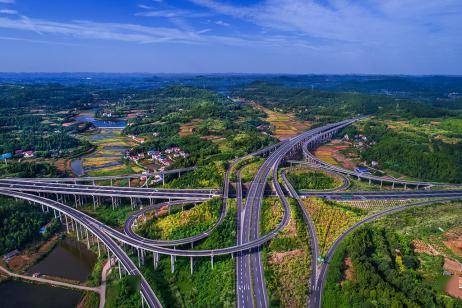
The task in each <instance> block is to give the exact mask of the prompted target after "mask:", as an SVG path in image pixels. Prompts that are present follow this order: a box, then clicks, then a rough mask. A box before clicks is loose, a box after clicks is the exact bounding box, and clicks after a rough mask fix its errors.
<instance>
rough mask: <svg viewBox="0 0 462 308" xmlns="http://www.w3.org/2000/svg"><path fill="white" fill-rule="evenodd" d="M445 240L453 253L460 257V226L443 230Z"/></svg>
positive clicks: (461, 252)
mask: <svg viewBox="0 0 462 308" xmlns="http://www.w3.org/2000/svg"><path fill="white" fill-rule="evenodd" d="M444 236H445V237H446V239H447V240H445V241H443V243H444V245H445V246H446V247H448V248H449V249H450V250H451V251H452V252H453V253H455V254H456V255H458V256H461V257H462V227H457V228H453V229H450V230H448V231H446V232H445V234H444Z"/></svg>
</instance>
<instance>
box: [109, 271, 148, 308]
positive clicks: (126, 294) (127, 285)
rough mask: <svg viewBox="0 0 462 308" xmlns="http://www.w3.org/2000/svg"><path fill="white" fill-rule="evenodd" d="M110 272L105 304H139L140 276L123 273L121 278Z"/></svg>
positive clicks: (112, 305)
mask: <svg viewBox="0 0 462 308" xmlns="http://www.w3.org/2000/svg"><path fill="white" fill-rule="evenodd" d="M114 272H115V271H113V273H112V274H111V276H112V277H111V279H110V280H109V281H108V285H107V290H106V305H105V306H104V307H108V308H119V307H139V306H141V295H140V277H139V276H133V275H125V276H123V277H122V279H119V277H118V276H117V278H116V277H115V276H116V275H118V273H117V274H115V273H114Z"/></svg>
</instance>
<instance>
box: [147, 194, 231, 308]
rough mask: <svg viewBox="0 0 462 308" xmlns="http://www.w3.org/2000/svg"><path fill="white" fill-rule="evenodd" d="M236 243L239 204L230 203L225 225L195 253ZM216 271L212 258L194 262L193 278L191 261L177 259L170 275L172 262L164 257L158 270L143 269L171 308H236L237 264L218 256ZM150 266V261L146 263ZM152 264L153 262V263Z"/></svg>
mask: <svg viewBox="0 0 462 308" xmlns="http://www.w3.org/2000/svg"><path fill="white" fill-rule="evenodd" d="M235 242H236V203H235V200H234V199H231V200H230V206H229V210H228V215H227V216H226V218H225V220H224V221H223V223H222V224H221V225H220V226H218V228H217V229H216V230H215V231H214V232H213V233H212V234H210V236H209V237H207V238H206V239H204V240H203V241H202V242H201V243H200V244H199V245H197V247H196V246H195V247H194V248H195V249H213V248H221V247H228V246H232V245H234V244H235ZM213 261H214V262H213V269H212V266H211V262H210V258H204V257H199V258H194V259H193V262H194V269H193V270H194V271H193V274H192V275H191V272H190V260H189V258H184V257H183V258H182V257H177V258H176V260H175V272H174V273H171V271H170V258H169V257H161V258H160V262H159V267H158V269H157V270H153V268H152V266H147V267H144V268H143V274H144V275H145V277H146V279H148V281H149V282H150V283H151V286H152V287H153V289H154V291H155V292H156V295H157V296H158V297H159V299H160V301H161V302H162V303H163V305H166V306H170V307H217V306H218V307H235V306H236V304H235V297H236V295H235V270H234V269H235V263H234V259H232V258H231V257H230V256H215V257H214V259H213ZM146 262H148V263H149V259H148V260H147V261H146ZM151 264H152V259H151Z"/></svg>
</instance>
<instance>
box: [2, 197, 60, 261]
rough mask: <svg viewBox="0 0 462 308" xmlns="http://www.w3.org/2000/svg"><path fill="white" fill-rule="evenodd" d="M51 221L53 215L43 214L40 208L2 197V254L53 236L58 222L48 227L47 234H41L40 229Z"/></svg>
mask: <svg viewBox="0 0 462 308" xmlns="http://www.w3.org/2000/svg"><path fill="white" fill-rule="evenodd" d="M51 219H52V215H51V213H43V212H42V211H41V210H40V208H38V207H34V206H31V205H29V204H27V203H26V202H24V201H15V200H13V199H11V198H4V197H0V222H1V223H0V254H4V253H7V252H9V251H11V250H13V249H20V248H24V246H25V245H26V244H28V243H30V242H31V241H33V240H36V239H39V238H42V237H43V236H45V237H46V236H48V235H50V234H52V233H53V232H54V230H56V228H58V226H59V223H58V222H56V221H54V222H53V223H52V224H51V225H50V226H49V227H47V232H46V233H45V234H43V235H42V234H40V233H39V230H40V227H42V226H44V225H46V224H47V223H48V222H49V221H50V220H51Z"/></svg>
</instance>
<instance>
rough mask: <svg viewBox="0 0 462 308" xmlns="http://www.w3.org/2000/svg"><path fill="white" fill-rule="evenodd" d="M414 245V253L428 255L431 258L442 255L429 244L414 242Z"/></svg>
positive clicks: (419, 241)
mask: <svg viewBox="0 0 462 308" xmlns="http://www.w3.org/2000/svg"><path fill="white" fill-rule="evenodd" d="M412 245H413V246H414V251H415V252H417V253H426V254H428V255H431V256H438V255H440V253H439V251H438V250H436V249H435V248H434V247H433V246H432V245H430V244H427V243H425V242H424V241H422V240H413V241H412Z"/></svg>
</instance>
